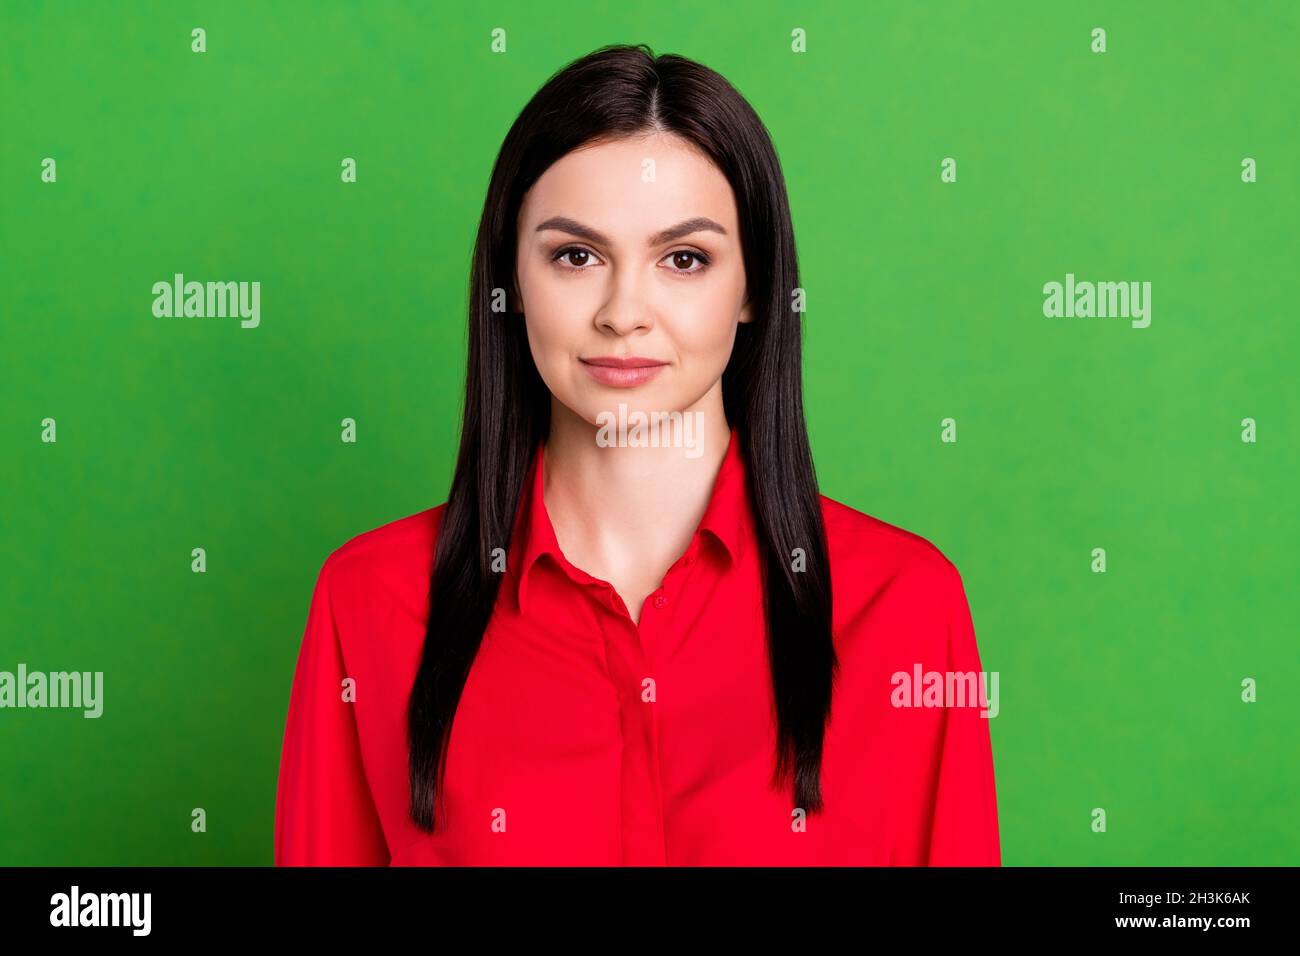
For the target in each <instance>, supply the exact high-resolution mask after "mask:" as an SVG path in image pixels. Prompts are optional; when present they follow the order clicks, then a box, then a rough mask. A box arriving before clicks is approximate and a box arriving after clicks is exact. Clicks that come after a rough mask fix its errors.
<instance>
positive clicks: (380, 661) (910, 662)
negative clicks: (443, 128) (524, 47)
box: [275, 46, 1000, 866]
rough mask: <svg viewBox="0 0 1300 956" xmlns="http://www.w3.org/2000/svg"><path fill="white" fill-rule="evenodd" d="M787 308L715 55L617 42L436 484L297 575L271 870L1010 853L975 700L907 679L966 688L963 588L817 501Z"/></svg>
mask: <svg viewBox="0 0 1300 956" xmlns="http://www.w3.org/2000/svg"><path fill="white" fill-rule="evenodd" d="M801 296H802V290H801V289H800V288H799V281H798V276H797V268H796V258H795V245H794V236H793V232H792V230H791V225H790V213H789V208H788V203H787V199H786V192H785V185H784V182H783V179H782V174H781V169H780V165H779V163H778V160H777V157H776V153H775V151H774V149H773V147H772V144H771V141H770V139H769V137H768V135H767V132H766V130H765V129H764V127H763V125H762V123H761V121H760V120H759V119H758V117H757V116H756V115H755V114H754V112H753V110H752V109H751V108H750V106H749V105H748V104H747V103H746V102H745V100H744V99H743V98H742V97H741V96H740V94H739V93H737V92H736V91H735V90H734V89H733V88H732V87H731V86H730V85H729V84H728V83H727V82H726V81H725V80H724V79H723V78H722V77H720V76H719V75H718V74H716V73H714V72H712V71H710V70H708V69H706V68H705V67H703V66H701V65H699V64H697V63H694V62H692V61H690V60H686V59H683V58H681V57H677V56H671V55H665V56H660V57H658V58H656V57H654V56H653V54H652V53H651V52H650V51H649V50H648V48H646V47H644V46H640V47H626V46H614V47H606V48H604V49H602V50H598V51H596V52H595V53H593V54H591V55H589V56H587V57H585V58H583V59H581V60H578V61H576V62H575V63H572V64H571V65H569V66H568V67H567V68H565V69H564V70H562V71H561V72H559V73H558V74H556V75H555V76H554V77H552V78H551V79H550V80H549V81H548V82H547V83H546V85H545V86H544V87H543V88H542V89H541V90H540V91H539V92H538V93H537V94H536V95H535V96H534V97H533V99H532V100H531V101H530V102H529V103H528V105H527V106H526V107H525V108H524V110H523V112H522V113H521V114H520V116H519V118H518V119H517V120H516V121H515V123H514V125H513V126H512V127H511V129H510V131H509V133H508V134H507V136H506V139H505V142H504V144H503V145H502V147H501V151H500V154H499V156H498V157H497V162H496V165H495V168H494V169H493V172H492V178H491V182H490V184H489V187H488V194H487V201H486V203H485V204H484V209H483V216H482V220H481V223H480V227H479V233H478V240H477V244H476V247H475V251H474V263H473V277H472V283H471V290H470V336H469V368H468V374H467V381H466V397H465V408H464V423H463V429H462V434H461V445H460V453H459V458H458V461H457V465H456V473H455V476H454V478H453V481H452V487H451V492H450V495H449V497H448V500H447V502H446V503H445V504H444V505H440V506H438V507H437V508H432V509H430V510H427V511H424V512H421V513H419V514H415V515H411V516H408V517H406V518H403V519H401V520H398V521H394V522H391V523H389V524H386V525H384V526H382V527H379V528H377V529H374V530H372V531H369V532H367V533H365V534H362V535H359V536H358V537H356V538H354V539H352V540H351V541H348V542H347V543H346V544H344V545H343V546H342V547H341V548H339V549H338V550H336V551H335V552H334V553H333V554H331V555H330V556H329V558H328V559H327V560H326V561H325V563H324V566H323V568H322V569H321V573H320V576H319V578H318V581H317V584H316V588H315V592H314V595H313V598H312V603H311V608H310V612H309V616H308V621H307V627H306V633H305V635H304V639H303V644H302V649H301V651H300V655H299V659H298V665H297V671H296V674H295V677H294V686H293V693H292V697H291V700H290V706H289V713H288V721H287V727H286V732H285V738H284V750H283V755H282V759H281V768H280V778H279V790H278V800H277V814H276V845H275V846H276V850H275V856H276V862H277V863H278V864H372V865H385V864H389V865H466V864H469V865H477V864H506V865H512V864H534V865H559V864H564V865H597V866H605V865H730V864H739V865H762V864H773V865H828V864H861V865H875V864H902V865H916V864H971V865H997V864H998V863H999V862H1000V856H999V845H998V834H997V812H996V801H995V794H994V786H993V766H992V755H991V748H990V741H989V732H988V724H987V720H986V719H985V718H984V717H983V716H982V715H981V713H980V712H979V709H978V703H979V701H978V700H977V699H975V698H978V696H979V695H976V694H971V695H970V697H971V699H968V700H966V701H964V702H961V703H958V704H954V703H953V701H952V700H945V699H941V697H940V695H936V694H930V693H928V692H927V694H926V695H924V700H923V699H922V695H921V693H920V690H921V688H920V687H916V688H914V690H915V693H913V692H912V690H911V689H908V688H905V687H903V684H905V683H907V682H909V681H911V680H912V679H913V676H914V675H915V677H916V678H917V679H920V678H921V675H927V676H929V675H932V674H938V675H949V676H948V679H947V685H948V687H949V688H950V689H951V687H952V686H953V684H954V681H953V679H952V676H951V675H954V674H956V675H958V677H957V681H956V683H957V685H958V686H959V687H960V686H962V685H961V681H962V679H963V678H966V679H968V680H969V678H971V677H972V676H975V677H976V679H977V680H982V677H983V675H982V672H981V671H980V662H979V657H978V652H977V649H976V644H975V637H974V633H973V629H972V625H971V619H970V613H969V610H968V606H967V603H966V597H965V592H964V589H963V586H962V582H961V578H960V576H959V575H958V573H957V570H956V569H955V568H954V567H953V565H952V564H951V563H950V562H949V561H948V560H947V559H946V558H945V557H944V556H943V555H942V554H941V553H940V552H939V551H938V550H937V549H936V548H935V547H934V546H933V545H931V544H930V543H929V542H928V541H926V540H925V539H923V538H920V537H918V536H916V535H913V534H911V533H909V532H907V531H904V530H901V529H899V528H896V527H894V526H892V525H889V524H886V523H884V522H882V521H879V520H877V519H875V518H872V517H870V516H868V515H865V514H862V513H860V512H857V511H855V510H853V509H851V508H848V507H846V506H845V505H842V504H839V503H837V502H834V501H832V500H830V499H828V498H825V497H822V496H821V495H820V494H819V492H818V488H817V482H816V478H815V476H814V473H813V466H812V460H811V455H810V453H809V446H808V438H807V432H806V428H805V424H804V415H803V402H802V394H801V389H802V386H801V378H800V350H799V349H800V346H799V339H800V319H801V311H802V310H801V305H800V301H801ZM832 597H833V600H832ZM965 686H967V687H971V686H973V685H971V684H970V683H969V682H968V683H967V684H966V685H965ZM927 687H928V688H929V689H933V687H934V684H933V681H928V682H927ZM983 702H984V703H987V701H983ZM936 704H937V706H936ZM453 718H454V719H453Z"/></svg>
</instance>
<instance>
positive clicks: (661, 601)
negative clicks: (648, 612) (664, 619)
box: [655, 594, 668, 607]
mask: <svg viewBox="0 0 1300 956" xmlns="http://www.w3.org/2000/svg"><path fill="white" fill-rule="evenodd" d="M667 603H668V599H667V598H666V597H664V596H663V595H662V594H660V595H658V596H657V597H656V598H655V607H663V606H664V605H665V604H667Z"/></svg>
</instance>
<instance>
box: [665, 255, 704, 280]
mask: <svg viewBox="0 0 1300 956" xmlns="http://www.w3.org/2000/svg"><path fill="white" fill-rule="evenodd" d="M668 260H669V264H670V265H671V266H672V271H673V272H681V273H684V274H688V275H689V274H690V273H692V272H701V271H703V270H704V267H705V266H707V265H708V264H709V258H708V256H706V255H704V254H703V253H701V252H692V251H691V250H689V249H680V250H678V251H677V252H672V253H669V254H668ZM691 260H694V261H696V262H698V263H699V268H696V269H692V268H690V265H691Z"/></svg>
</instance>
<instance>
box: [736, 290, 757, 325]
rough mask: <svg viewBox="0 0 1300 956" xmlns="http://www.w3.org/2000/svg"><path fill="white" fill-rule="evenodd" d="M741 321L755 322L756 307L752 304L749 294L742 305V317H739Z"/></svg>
mask: <svg viewBox="0 0 1300 956" xmlns="http://www.w3.org/2000/svg"><path fill="white" fill-rule="evenodd" d="M739 321H741V322H753V321H754V309H753V306H752V304H751V303H750V301H749V297H748V296H746V297H745V304H744V305H742V306H741V307H740V319H739Z"/></svg>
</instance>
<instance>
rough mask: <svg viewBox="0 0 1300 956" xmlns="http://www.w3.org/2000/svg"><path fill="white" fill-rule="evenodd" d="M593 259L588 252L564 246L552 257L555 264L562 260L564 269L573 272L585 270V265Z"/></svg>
mask: <svg viewBox="0 0 1300 956" xmlns="http://www.w3.org/2000/svg"><path fill="white" fill-rule="evenodd" d="M594 258H595V256H593V255H592V254H591V253H590V252H589V251H588V250H586V249H582V248H580V247H578V246H566V247H565V248H563V249H561V250H560V251H559V252H557V253H556V254H555V255H554V256H553V257H552V259H553V261H555V262H560V261H562V260H563V262H564V265H565V268H568V269H574V270H581V269H584V268H586V266H587V264H588V263H589V262H591V261H592V260H593V259H594Z"/></svg>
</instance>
